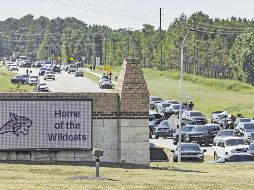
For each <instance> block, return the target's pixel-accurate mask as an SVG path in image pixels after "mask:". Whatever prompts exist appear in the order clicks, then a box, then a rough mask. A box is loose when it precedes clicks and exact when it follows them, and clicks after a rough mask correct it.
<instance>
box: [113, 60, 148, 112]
mask: <svg viewBox="0 0 254 190" xmlns="http://www.w3.org/2000/svg"><path fill="white" fill-rule="evenodd" d="M116 90H117V92H118V93H119V96H120V105H121V106H120V111H121V112H142V113H146V112H149V92H148V89H147V85H146V81H145V79H144V75H143V71H142V69H141V65H140V60H139V59H137V58H127V59H124V61H123V65H122V68H121V71H120V73H119V76H118V79H117V84H116Z"/></svg>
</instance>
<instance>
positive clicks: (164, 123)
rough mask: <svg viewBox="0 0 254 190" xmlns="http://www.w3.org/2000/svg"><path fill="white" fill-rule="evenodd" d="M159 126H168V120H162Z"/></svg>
mask: <svg viewBox="0 0 254 190" xmlns="http://www.w3.org/2000/svg"><path fill="white" fill-rule="evenodd" d="M159 128H169V124H168V120H164V121H162V122H161V123H160V125H159Z"/></svg>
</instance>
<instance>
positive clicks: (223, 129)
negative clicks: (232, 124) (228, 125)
mask: <svg viewBox="0 0 254 190" xmlns="http://www.w3.org/2000/svg"><path fill="white" fill-rule="evenodd" d="M220 131H235V130H234V129H222V130H220Z"/></svg>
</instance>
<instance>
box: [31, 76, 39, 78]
mask: <svg viewBox="0 0 254 190" xmlns="http://www.w3.org/2000/svg"><path fill="white" fill-rule="evenodd" d="M30 78H31V79H38V78H39V77H38V76H31V77H30Z"/></svg>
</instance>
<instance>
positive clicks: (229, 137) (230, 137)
mask: <svg viewBox="0 0 254 190" xmlns="http://www.w3.org/2000/svg"><path fill="white" fill-rule="evenodd" d="M220 139H224V140H228V139H243V138H241V137H234V136H225V137H220Z"/></svg>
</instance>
